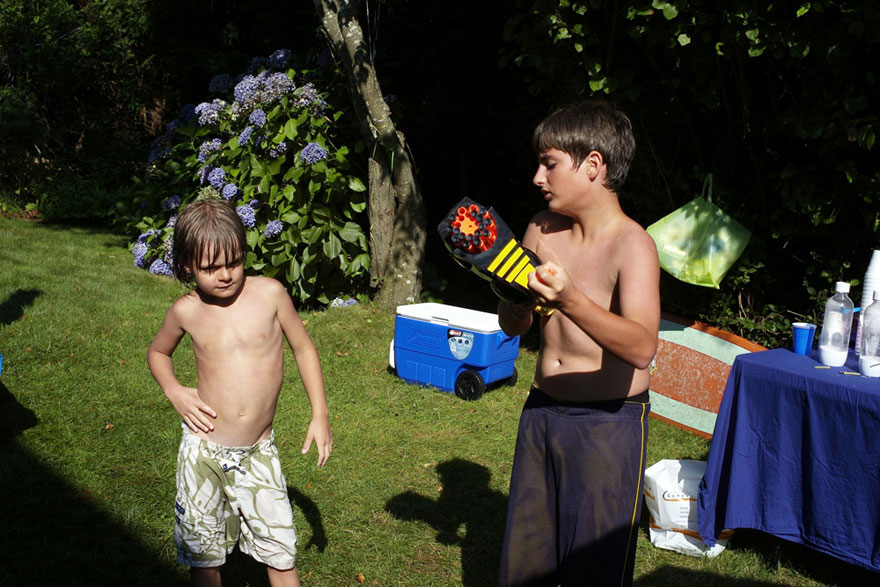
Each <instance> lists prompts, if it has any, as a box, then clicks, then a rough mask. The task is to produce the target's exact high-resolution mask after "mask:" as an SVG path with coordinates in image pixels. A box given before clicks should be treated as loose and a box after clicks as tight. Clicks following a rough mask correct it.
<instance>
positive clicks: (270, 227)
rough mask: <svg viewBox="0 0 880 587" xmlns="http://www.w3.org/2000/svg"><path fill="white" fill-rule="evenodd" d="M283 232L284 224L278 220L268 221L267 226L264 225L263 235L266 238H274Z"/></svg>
mask: <svg viewBox="0 0 880 587" xmlns="http://www.w3.org/2000/svg"><path fill="white" fill-rule="evenodd" d="M282 230H284V223H283V222H281V221H280V220H270V221H269V224H267V225H266V228H265V230H263V234H264V235H265V236H266V238H275V237H276V236H278V235H279V234H281V231H282Z"/></svg>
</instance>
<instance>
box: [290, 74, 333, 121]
mask: <svg viewBox="0 0 880 587" xmlns="http://www.w3.org/2000/svg"><path fill="white" fill-rule="evenodd" d="M294 104H296V105H297V106H299V107H300V108H307V109H308V110H309V111H310V112H311V113H312V114H314V115H321V114H322V113H323V112H324V109H325V108H327V102H325V101H324V98H322V97H321V95H320V94H319V93H318V90H317V89H316V88H315V85H314V84H313V83H311V82H309V83H307V84H306V85H304V86H301V87H300V88H298V89H297V90H296V100H294Z"/></svg>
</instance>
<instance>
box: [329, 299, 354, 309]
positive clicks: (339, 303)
mask: <svg viewBox="0 0 880 587" xmlns="http://www.w3.org/2000/svg"><path fill="white" fill-rule="evenodd" d="M357 305H358V301H357V300H356V299H354V298H346V299H344V300H343V299H342V298H334V300H333V301H332V302H330V307H331V308H345V307H348V306H357Z"/></svg>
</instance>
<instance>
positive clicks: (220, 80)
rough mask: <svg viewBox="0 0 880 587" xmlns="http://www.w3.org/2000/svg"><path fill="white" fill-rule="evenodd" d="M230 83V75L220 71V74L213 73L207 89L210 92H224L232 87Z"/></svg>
mask: <svg viewBox="0 0 880 587" xmlns="http://www.w3.org/2000/svg"><path fill="white" fill-rule="evenodd" d="M232 85H233V84H232V76H231V75H229V74H228V73H221V74H220V75H215V76H214V77H213V78H211V81H210V82H208V91H209V92H211V93H212V94H225V93H226V92H228V91H229V90H231V89H232Z"/></svg>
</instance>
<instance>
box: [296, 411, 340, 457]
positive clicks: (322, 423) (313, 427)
mask: <svg viewBox="0 0 880 587" xmlns="http://www.w3.org/2000/svg"><path fill="white" fill-rule="evenodd" d="M312 441H314V442H315V446H317V447H318V466H319V467H323V466H324V464H325V463H327V459H329V458H330V452H331V451H332V450H333V432H332V431H331V430H330V419H329V417H327V416H324V417H323V418H322V417H315V418H312V421H311V422H310V423H309V429H308V432H306V441H305V442H304V443H303V447H302V454H306V453H307V452H309V449H310V448H311V447H312Z"/></svg>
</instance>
